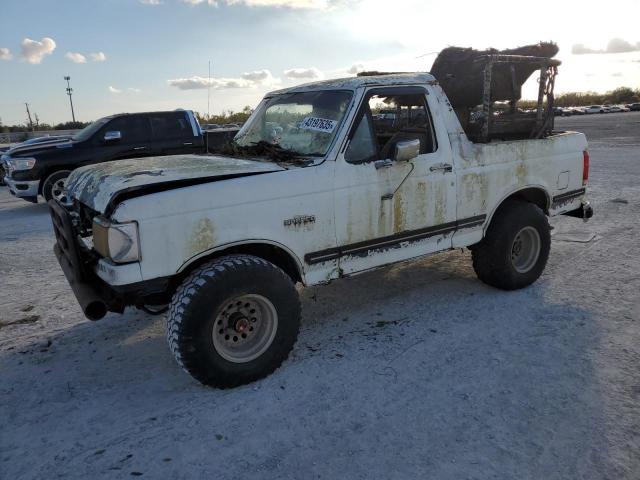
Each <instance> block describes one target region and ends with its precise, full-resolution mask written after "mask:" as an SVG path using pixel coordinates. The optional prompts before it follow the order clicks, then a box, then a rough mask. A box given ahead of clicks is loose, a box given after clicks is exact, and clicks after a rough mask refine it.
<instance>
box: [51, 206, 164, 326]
mask: <svg viewBox="0 0 640 480" xmlns="http://www.w3.org/2000/svg"><path fill="white" fill-rule="evenodd" d="M49 212H50V214H51V220H52V223H53V231H54V233H55V236H56V244H55V245H54V247H53V251H54V253H55V255H56V258H57V259H58V263H59V264H60V267H61V268H62V271H63V272H64V275H65V277H66V278H67V281H68V282H69V285H70V286H71V290H73V293H74V295H75V297H76V299H77V300H78V303H79V304H80V307H81V308H82V311H83V312H84V314H85V316H86V317H87V318H88V319H89V320H99V319H101V318H102V317H104V316H105V315H106V314H107V312H115V313H123V312H124V308H125V307H126V306H129V305H134V306H137V307H140V306H144V305H145V304H148V305H161V304H164V303H168V302H169V301H170V292H171V286H172V283H171V279H170V278H157V279H153V280H148V281H144V282H136V283H131V284H128V285H113V284H110V283H107V282H106V281H104V280H103V278H101V277H107V279H108V278H110V276H111V275H113V274H114V273H113V272H111V273H110V271H109V270H108V269H105V267H104V266H105V265H106V263H105V262H102V261H100V260H96V258H95V255H93V254H92V252H91V251H89V250H88V249H87V248H86V247H85V246H84V243H83V242H82V241H81V240H80V239H79V237H78V235H77V234H76V232H75V229H74V225H73V222H72V219H71V215H70V214H69V212H68V211H67V210H66V209H65V208H64V207H63V206H62V205H60V204H59V203H58V202H57V201H55V200H51V201H49ZM118 267H119V266H118ZM122 267H125V268H126V267H128V265H122ZM134 267H136V266H135V265H134ZM115 268H117V267H115ZM96 270H97V271H98V274H96ZM130 270H132V269H128V270H127V272H129V273H130V274H132V277H135V268H134V269H133V270H134V271H133V272H130ZM138 272H139V268H138Z"/></svg>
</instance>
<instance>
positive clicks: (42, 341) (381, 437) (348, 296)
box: [0, 113, 640, 480]
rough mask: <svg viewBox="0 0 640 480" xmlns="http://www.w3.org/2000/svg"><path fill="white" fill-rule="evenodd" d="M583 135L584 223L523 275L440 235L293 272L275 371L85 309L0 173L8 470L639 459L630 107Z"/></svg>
mask: <svg viewBox="0 0 640 480" xmlns="http://www.w3.org/2000/svg"><path fill="white" fill-rule="evenodd" d="M557 127H559V128H566V129H575V130H579V131H584V132H585V133H587V135H588V138H589V140H590V151H591V165H592V167H591V188H590V198H591V200H592V203H593V204H594V208H595V217H594V218H593V219H592V220H591V221H590V222H589V223H586V224H585V223H583V222H582V221H580V220H578V219H572V218H564V217H561V218H560V219H558V220H555V221H554V222H553V223H554V225H555V229H554V231H553V238H554V240H553V245H552V252H551V257H550V261H549V265H548V267H547V270H546V272H545V273H544V275H543V277H542V278H541V280H540V281H539V282H537V283H536V284H535V285H534V286H532V287H530V288H527V289H525V290H521V291H517V292H510V293H507V292H503V291H498V290H495V289H492V288H490V287H488V286H486V285H484V284H482V283H480V282H479V281H478V280H476V278H475V275H474V273H473V270H472V268H471V261H470V255H469V253H468V252H466V251H464V252H462V251H452V252H450V253H446V254H441V255H438V256H434V257H431V258H429V259H426V260H423V261H420V262H417V263H413V264H408V265H403V266H395V267H391V268H388V269H383V270H380V271H377V272H373V273H368V274H364V275H361V276H359V277H356V278H353V279H348V280H342V281H339V282H334V283H333V284H331V285H329V286H327V287H321V288H313V289H307V290H305V291H304V293H303V296H304V301H303V314H304V319H303V327H302V331H301V333H300V337H299V340H298V343H297V346H296V347H295V349H294V352H293V354H292V356H291V357H290V359H289V360H288V361H287V362H286V363H285V364H284V365H283V367H282V368H281V369H280V370H278V371H277V372H276V373H275V374H274V375H272V376H270V377H269V378H267V379H265V380H263V381H260V382H257V383H255V384H252V385H249V386H245V387H241V388H237V389H234V390H229V391H220V390H212V389H208V388H205V387H202V386H200V385H199V384H198V383H196V382H195V381H194V380H192V379H191V378H190V377H189V376H187V375H186V374H185V373H184V372H182V371H181V370H180V369H179V368H178V367H177V365H176V364H175V362H174V361H173V359H172V358H171V356H170V353H169V351H168V348H167V346H166V344H165V339H164V319H163V318H162V317H150V316H147V315H145V314H142V313H140V312H136V311H133V310H131V311H127V312H126V313H125V315H123V316H117V315H109V316H108V317H107V318H105V319H104V320H102V321H100V322H97V323H92V322H89V321H87V320H85V318H84V317H83V315H82V313H81V311H80V308H79V306H78V305H77V303H76V301H75V299H74V298H73V294H72V293H71V290H70V289H69V287H68V285H67V283H66V281H65V280H64V277H63V274H62V272H61V271H60V269H59V267H58V265H57V263H56V261H55V258H54V256H53V253H52V252H51V246H52V242H53V240H52V232H51V228H50V225H49V219H48V214H47V209H46V206H45V205H44V204H39V205H31V204H28V203H26V202H24V201H21V200H16V199H14V198H12V197H11V196H10V195H9V193H8V191H7V189H6V187H0V275H1V278H2V282H1V290H0V322H1V323H0V375H1V378H2V382H1V383H0V405H2V407H1V408H0V477H2V478H7V479H14V478H21V479H31V478H34V479H36V478H38V479H41V478H78V479H80V478H82V479H86V478H103V477H104V478H129V477H130V476H131V475H144V477H145V478H175V479H178V478H204V477H205V476H206V477H209V478H214V477H215V478H219V479H232V478H268V479H273V478H292V479H302V478H304V479H310V478H326V479H334V478H345V479H359V478H362V479H365V478H366V479H396V478H397V479H412V478H429V479H489V478H496V479H536V480H537V479H543V478H544V479H556V478H566V479H582V478H584V479H623V478H624V479H637V478H640V293H639V292H640V241H638V238H640V213H639V212H640V113H627V114H609V115H593V116H584V117H571V118H561V119H558V120H557Z"/></svg>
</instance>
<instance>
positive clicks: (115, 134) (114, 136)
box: [104, 130, 122, 143]
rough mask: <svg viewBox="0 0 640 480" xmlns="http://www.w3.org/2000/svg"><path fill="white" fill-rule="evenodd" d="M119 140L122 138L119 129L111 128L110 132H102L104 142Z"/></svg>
mask: <svg viewBox="0 0 640 480" xmlns="http://www.w3.org/2000/svg"><path fill="white" fill-rule="evenodd" d="M120 140H122V133H120V130H112V131H110V132H105V134H104V141H105V143H113V142H119V141H120Z"/></svg>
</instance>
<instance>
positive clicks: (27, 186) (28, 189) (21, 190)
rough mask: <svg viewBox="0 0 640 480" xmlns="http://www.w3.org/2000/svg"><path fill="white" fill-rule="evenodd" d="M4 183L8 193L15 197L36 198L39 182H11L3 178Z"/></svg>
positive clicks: (7, 178) (10, 179)
mask: <svg viewBox="0 0 640 480" xmlns="http://www.w3.org/2000/svg"><path fill="white" fill-rule="evenodd" d="M4 183H6V184H7V186H8V187H9V191H10V192H11V193H12V194H13V195H15V196H16V197H36V198H37V197H38V187H39V185H40V181H39V180H13V179H12V178H9V177H4Z"/></svg>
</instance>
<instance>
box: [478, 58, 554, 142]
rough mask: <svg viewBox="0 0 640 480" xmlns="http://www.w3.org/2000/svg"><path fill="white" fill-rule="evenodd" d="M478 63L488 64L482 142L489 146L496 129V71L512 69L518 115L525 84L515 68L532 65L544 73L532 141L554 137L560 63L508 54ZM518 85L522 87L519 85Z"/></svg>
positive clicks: (485, 69)
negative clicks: (501, 66) (555, 91)
mask: <svg viewBox="0 0 640 480" xmlns="http://www.w3.org/2000/svg"><path fill="white" fill-rule="evenodd" d="M476 62H484V63H485V66H484V72H483V73H484V78H483V94H482V111H483V113H484V118H485V121H484V123H483V124H482V132H481V137H480V139H479V140H480V141H482V142H488V141H489V140H490V138H491V133H492V128H491V124H492V123H493V122H494V119H493V111H492V105H493V101H494V100H495V99H496V98H495V97H496V96H499V95H500V94H499V93H495V90H496V89H495V88H494V87H493V84H492V75H493V68H494V66H495V65H498V64H508V65H509V66H510V69H509V73H510V77H511V78H510V80H511V98H509V100H510V102H511V111H512V113H515V105H516V102H517V100H518V99H519V96H520V95H519V91H520V88H521V87H522V83H524V82H522V83H520V82H518V80H517V79H516V69H515V68H514V65H515V64H525V65H532V66H535V67H537V68H539V70H540V77H539V79H538V84H539V86H538V105H537V111H536V120H535V129H534V130H532V131H531V134H530V138H541V137H543V136H544V135H545V134H546V133H550V130H552V129H553V100H554V97H553V88H554V85H555V77H556V75H557V73H558V66H559V65H560V64H561V63H562V62H560V60H557V59H553V58H548V57H536V56H527V55H504V54H490V55H481V56H479V57H478V58H477V59H476ZM518 83H520V84H519V85H518ZM545 96H546V97H547V105H546V108H545V107H544V97H545Z"/></svg>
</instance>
